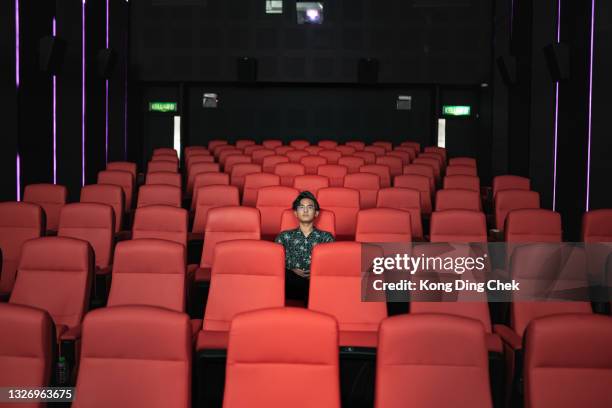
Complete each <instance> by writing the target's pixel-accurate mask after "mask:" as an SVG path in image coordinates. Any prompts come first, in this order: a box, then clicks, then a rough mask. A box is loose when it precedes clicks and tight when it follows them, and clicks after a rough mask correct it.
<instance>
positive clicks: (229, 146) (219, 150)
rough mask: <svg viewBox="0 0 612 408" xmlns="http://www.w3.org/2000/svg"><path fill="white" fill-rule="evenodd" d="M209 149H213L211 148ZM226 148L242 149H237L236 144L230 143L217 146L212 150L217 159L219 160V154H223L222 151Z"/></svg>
mask: <svg viewBox="0 0 612 408" xmlns="http://www.w3.org/2000/svg"><path fill="white" fill-rule="evenodd" d="M247 148H248V147H247ZM209 150H211V149H209ZM226 150H234V151H236V150H239V151H240V149H236V146H233V145H229V144H223V145H219V146H216V147H215V148H214V149H212V150H211V151H212V152H213V155H214V156H215V159H217V160H218V159H219V156H220V155H221V153H223V152H224V151H226Z"/></svg>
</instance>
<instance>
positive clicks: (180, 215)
mask: <svg viewBox="0 0 612 408" xmlns="http://www.w3.org/2000/svg"><path fill="white" fill-rule="evenodd" d="M188 221H189V215H188V213H187V210H185V209H184V208H176V207H169V206H167V205H151V206H148V207H142V208H139V209H137V210H136V215H135V216H134V225H133V227H132V239H143V238H154V239H165V240H167V241H172V242H177V243H179V244H182V245H184V246H187V223H188Z"/></svg>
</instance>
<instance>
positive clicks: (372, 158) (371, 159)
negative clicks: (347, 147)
mask: <svg viewBox="0 0 612 408" xmlns="http://www.w3.org/2000/svg"><path fill="white" fill-rule="evenodd" d="M353 156H354V157H359V158H362V159H363V160H364V161H365V164H366V165H368V164H375V163H376V154H374V153H372V152H368V151H365V150H363V151H357V152H355V153H353Z"/></svg>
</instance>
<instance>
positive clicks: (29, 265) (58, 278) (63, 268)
mask: <svg viewBox="0 0 612 408" xmlns="http://www.w3.org/2000/svg"><path fill="white" fill-rule="evenodd" d="M93 268H94V255H93V252H92V250H91V246H90V245H89V243H87V242H85V241H82V240H79V239H73V238H64V237H47V238H38V239H33V240H30V241H28V242H26V243H24V244H23V247H22V251H21V260H20V261H19V268H18V271H17V277H16V279H15V286H14V288H13V292H12V293H11V297H10V299H9V303H13V304H18V305H23V306H30V307H34V308H37V309H41V310H45V311H47V312H48V313H49V315H51V317H52V318H53V321H54V323H55V328H56V331H55V334H56V336H57V338H58V339H59V338H62V337H63V336H78V332H79V328H80V325H81V321H82V320H83V316H84V315H85V312H86V311H87V307H88V306H89V294H90V291H91V284H92V280H93Z"/></svg>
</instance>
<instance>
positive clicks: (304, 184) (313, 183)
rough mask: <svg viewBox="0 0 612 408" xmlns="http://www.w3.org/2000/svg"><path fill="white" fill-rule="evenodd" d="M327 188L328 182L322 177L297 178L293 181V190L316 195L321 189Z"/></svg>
mask: <svg viewBox="0 0 612 408" xmlns="http://www.w3.org/2000/svg"><path fill="white" fill-rule="evenodd" d="M327 187H329V180H328V179H327V177H323V176H310V175H309V176H297V177H296V178H295V179H294V180H293V188H295V189H296V190H298V191H310V192H311V193H312V194H314V195H316V194H317V192H318V191H319V190H320V189H322V188H327Z"/></svg>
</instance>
